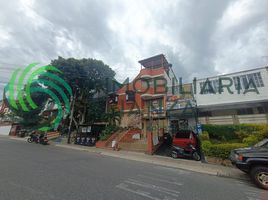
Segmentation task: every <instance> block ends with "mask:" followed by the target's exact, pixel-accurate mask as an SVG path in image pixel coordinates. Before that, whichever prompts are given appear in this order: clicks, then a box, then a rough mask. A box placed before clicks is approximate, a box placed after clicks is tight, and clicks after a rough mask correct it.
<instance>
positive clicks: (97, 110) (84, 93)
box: [51, 57, 115, 128]
mask: <svg viewBox="0 0 268 200" xmlns="http://www.w3.org/2000/svg"><path fill="white" fill-rule="evenodd" d="M51 65H53V66H55V67H57V68H58V69H59V70H60V71H61V72H62V76H63V78H64V79H65V81H66V82H67V83H68V84H69V85H70V87H71V88H72V90H73V94H75V96H76V100H75V105H74V118H76V121H77V122H78V124H83V123H94V122H95V121H100V120H101V119H102V115H103V113H104V111H105V103H103V101H104V102H105V101H106V97H105V95H107V93H106V91H107V87H108V80H113V79H114V76H115V72H114V71H113V70H112V69H111V68H110V67H109V66H108V65H106V64H104V63H103V62H102V61H100V60H95V59H91V58H88V59H85V58H84V59H75V58H68V59H65V58H62V57H58V59H56V60H52V61H51ZM100 94H102V95H100ZM95 96H97V98H98V100H100V101H99V102H94V100H95ZM101 96H102V99H100V98H101ZM93 97H94V98H93ZM76 128H77V127H76Z"/></svg>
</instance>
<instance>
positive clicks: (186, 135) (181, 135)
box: [175, 130, 192, 138]
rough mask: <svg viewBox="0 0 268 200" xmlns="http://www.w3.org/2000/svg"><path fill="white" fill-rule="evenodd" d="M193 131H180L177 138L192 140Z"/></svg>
mask: <svg viewBox="0 0 268 200" xmlns="http://www.w3.org/2000/svg"><path fill="white" fill-rule="evenodd" d="M191 133H192V131H188V130H180V131H179V132H178V133H176V136H175V137H176V138H190V135H191Z"/></svg>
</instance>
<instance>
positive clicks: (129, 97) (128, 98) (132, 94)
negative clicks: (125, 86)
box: [126, 91, 135, 101]
mask: <svg viewBox="0 0 268 200" xmlns="http://www.w3.org/2000/svg"><path fill="white" fill-rule="evenodd" d="M126 101H135V92H134V91H127V92H126Z"/></svg>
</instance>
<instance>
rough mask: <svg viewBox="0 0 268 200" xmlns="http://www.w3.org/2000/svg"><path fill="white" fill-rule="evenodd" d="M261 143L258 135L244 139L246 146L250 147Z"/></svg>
mask: <svg viewBox="0 0 268 200" xmlns="http://www.w3.org/2000/svg"><path fill="white" fill-rule="evenodd" d="M258 141H259V139H258V137H257V136H256V135H250V136H248V137H246V138H244V139H243V143H244V144H248V145H249V146H253V145H254V144H256V143H257V142H258Z"/></svg>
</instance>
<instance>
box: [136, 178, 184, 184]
mask: <svg viewBox="0 0 268 200" xmlns="http://www.w3.org/2000/svg"><path fill="white" fill-rule="evenodd" d="M138 176H139V177H142V178H146V179H151V180H153V181H159V182H163V183H169V184H173V185H178V186H182V185H183V184H182V183H179V182H176V181H169V180H166V178H165V179H160V178H155V177H151V176H146V175H138Z"/></svg>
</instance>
